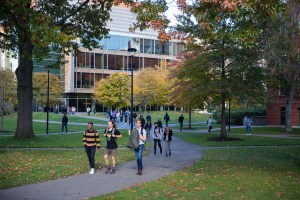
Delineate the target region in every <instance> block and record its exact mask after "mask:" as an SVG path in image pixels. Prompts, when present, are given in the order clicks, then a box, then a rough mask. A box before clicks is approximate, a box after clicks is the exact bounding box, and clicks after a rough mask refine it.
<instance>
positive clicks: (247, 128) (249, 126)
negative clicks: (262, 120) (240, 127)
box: [246, 125, 252, 134]
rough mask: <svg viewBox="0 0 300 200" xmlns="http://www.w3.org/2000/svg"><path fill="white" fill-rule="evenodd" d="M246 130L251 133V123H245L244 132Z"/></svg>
mask: <svg viewBox="0 0 300 200" xmlns="http://www.w3.org/2000/svg"><path fill="white" fill-rule="evenodd" d="M248 132H249V133H250V134H251V132H252V128H251V125H246V134H247V133H248Z"/></svg>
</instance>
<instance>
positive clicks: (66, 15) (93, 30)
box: [0, 0, 113, 138]
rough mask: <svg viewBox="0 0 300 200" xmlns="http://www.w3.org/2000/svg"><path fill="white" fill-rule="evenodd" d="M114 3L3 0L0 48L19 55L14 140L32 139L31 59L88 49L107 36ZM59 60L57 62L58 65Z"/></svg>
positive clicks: (0, 19)
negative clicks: (53, 53) (80, 48)
mask: <svg viewBox="0 0 300 200" xmlns="http://www.w3.org/2000/svg"><path fill="white" fill-rule="evenodd" d="M112 4H113V1H105V0H104V1H101V0H83V1H76V3H73V2H71V1H68V0H59V1H58V0H39V1H32V0H4V1H2V2H1V6H0V26H1V27H2V29H3V31H2V32H0V48H1V49H9V50H12V51H15V52H18V57H19V66H18V68H17V70H16V75H17V99H18V116H17V118H18V119H17V128H16V132H15V136H16V137H20V138H30V137H33V136H34V132H33V128H32V99H33V92H32V69H33V58H35V59H36V60H37V61H38V62H42V61H43V59H44V58H47V55H49V52H50V50H53V51H56V52H60V53H62V54H61V58H62V57H63V55H64V53H68V52H70V51H77V49H78V47H79V46H80V45H82V46H83V47H85V48H89V49H91V48H92V47H97V46H98V41H99V40H101V38H103V37H104V36H105V35H107V34H108V30H107V28H106V21H107V20H108V19H109V11H110V9H111V6H112ZM60 61H61V59H58V62H57V63H56V64H57V66H58V65H59V63H60Z"/></svg>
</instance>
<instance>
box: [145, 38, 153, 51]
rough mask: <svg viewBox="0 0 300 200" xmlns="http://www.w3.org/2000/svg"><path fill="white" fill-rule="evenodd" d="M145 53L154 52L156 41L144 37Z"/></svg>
mask: <svg viewBox="0 0 300 200" xmlns="http://www.w3.org/2000/svg"><path fill="white" fill-rule="evenodd" d="M144 53H148V54H153V53H154V41H153V40H149V39H144Z"/></svg>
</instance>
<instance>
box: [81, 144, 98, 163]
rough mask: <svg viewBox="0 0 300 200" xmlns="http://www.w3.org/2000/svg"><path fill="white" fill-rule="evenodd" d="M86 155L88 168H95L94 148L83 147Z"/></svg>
mask: <svg viewBox="0 0 300 200" xmlns="http://www.w3.org/2000/svg"><path fill="white" fill-rule="evenodd" d="M84 148H85V152H86V155H87V157H88V159H89V163H90V167H91V168H95V152H96V146H92V147H87V146H84Z"/></svg>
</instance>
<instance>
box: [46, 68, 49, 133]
mask: <svg viewBox="0 0 300 200" xmlns="http://www.w3.org/2000/svg"><path fill="white" fill-rule="evenodd" d="M48 132H49V69H48V87H47V125H46V133H47V136H48Z"/></svg>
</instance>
